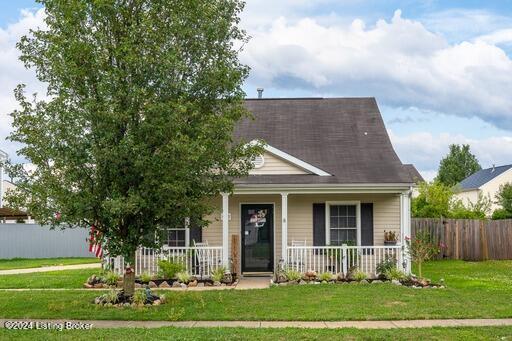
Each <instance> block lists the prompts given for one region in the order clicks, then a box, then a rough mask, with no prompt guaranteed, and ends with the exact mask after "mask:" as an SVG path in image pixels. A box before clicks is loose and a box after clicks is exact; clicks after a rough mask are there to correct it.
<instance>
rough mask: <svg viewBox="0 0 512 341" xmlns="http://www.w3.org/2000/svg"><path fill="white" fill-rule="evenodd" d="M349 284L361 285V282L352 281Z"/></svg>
mask: <svg viewBox="0 0 512 341" xmlns="http://www.w3.org/2000/svg"><path fill="white" fill-rule="evenodd" d="M349 283H350V284H359V282H358V281H350V282H349Z"/></svg>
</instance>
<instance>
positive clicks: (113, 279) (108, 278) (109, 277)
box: [103, 271, 121, 285]
mask: <svg viewBox="0 0 512 341" xmlns="http://www.w3.org/2000/svg"><path fill="white" fill-rule="evenodd" d="M103 278H104V279H105V283H106V284H108V285H116V284H117V282H118V281H119V280H120V279H121V276H119V275H118V274H116V273H115V272H113V271H108V272H107V273H106V274H105V275H104V276H103Z"/></svg>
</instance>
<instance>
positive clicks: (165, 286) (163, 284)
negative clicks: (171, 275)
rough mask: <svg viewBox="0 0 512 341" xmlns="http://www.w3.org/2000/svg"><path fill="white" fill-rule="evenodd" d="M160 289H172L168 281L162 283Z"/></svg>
mask: <svg viewBox="0 0 512 341" xmlns="http://www.w3.org/2000/svg"><path fill="white" fill-rule="evenodd" d="M158 287H159V288H170V287H171V286H170V285H169V283H167V281H163V282H162V283H160V285H159V286H158Z"/></svg>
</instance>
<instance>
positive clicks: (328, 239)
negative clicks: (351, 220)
mask: <svg viewBox="0 0 512 341" xmlns="http://www.w3.org/2000/svg"><path fill="white" fill-rule="evenodd" d="M331 205H333V206H336V205H355V206H356V228H357V230H356V239H357V243H356V244H357V246H361V201H326V202H325V245H330V244H331Z"/></svg>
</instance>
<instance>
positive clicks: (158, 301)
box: [153, 300, 162, 305]
mask: <svg viewBox="0 0 512 341" xmlns="http://www.w3.org/2000/svg"><path fill="white" fill-rule="evenodd" d="M161 303H162V302H161V301H160V300H154V301H153V305H160V304H161Z"/></svg>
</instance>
